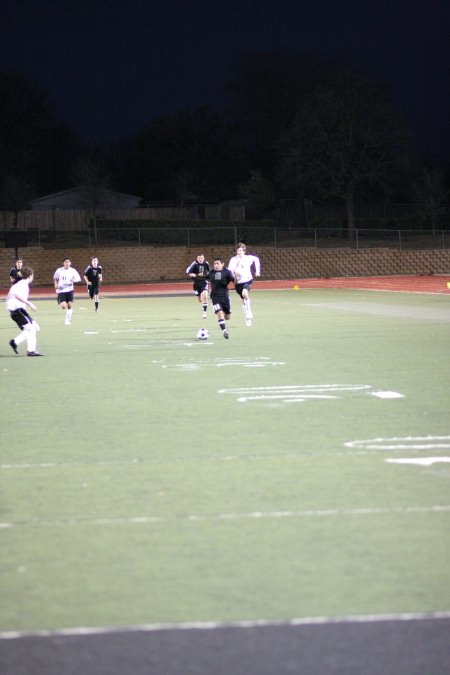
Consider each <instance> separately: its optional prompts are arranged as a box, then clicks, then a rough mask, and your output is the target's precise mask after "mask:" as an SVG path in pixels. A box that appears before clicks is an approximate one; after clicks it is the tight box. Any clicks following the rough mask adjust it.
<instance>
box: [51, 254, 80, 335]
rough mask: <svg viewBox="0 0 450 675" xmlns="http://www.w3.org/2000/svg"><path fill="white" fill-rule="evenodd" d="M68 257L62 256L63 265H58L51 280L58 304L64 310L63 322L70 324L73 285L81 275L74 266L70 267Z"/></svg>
mask: <svg viewBox="0 0 450 675" xmlns="http://www.w3.org/2000/svg"><path fill="white" fill-rule="evenodd" d="M71 265H72V263H71V261H70V258H64V260H63V266H62V267H58V269H57V270H56V272H55V274H54V275H53V282H54V284H55V291H56V293H57V294H58V295H57V301H58V305H59V306H60V307H61V309H63V310H66V319H65V321H64V323H65V324H66V326H70V321H71V319H72V312H73V309H72V304H73V292H74V290H73V289H74V287H73V285H74V284H76V283H78V282H79V281H81V277H80V275H79V274H78V272H77V271H76V269H75V268H73V267H71Z"/></svg>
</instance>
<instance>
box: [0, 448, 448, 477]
mask: <svg viewBox="0 0 450 675" xmlns="http://www.w3.org/2000/svg"><path fill="white" fill-rule="evenodd" d="M355 442H356V441H355ZM349 443H353V441H350V442H349ZM349 443H345V445H346V446H348V447H350V445H349ZM351 447H353V446H351ZM354 447H355V448H356V449H354V450H353V449H351V450H344V451H337V452H320V451H318V452H316V451H313V450H311V451H309V452H308V451H306V452H280V453H279V452H276V453H271V454H251V455H250V454H242V455H221V456H217V455H189V456H185V457H182V456H177V457H155V458H153V459H148V458H146V459H138V458H134V459H117V460H103V459H102V460H97V461H93V462H37V463H33V462H18V463H15V464H13V463H9V464H6V463H5V464H0V471H11V470H25V471H29V470H33V469H65V468H79V467H94V468H95V467H99V466H105V467H106V466H135V465H136V466H146V465H151V464H172V463H173V464H175V463H191V462H214V463H216V462H252V461H253V462H261V461H264V460H272V459H285V460H298V461H301V460H304V459H312V458H316V457H330V458H333V457H371V456H373V455H378V454H379V451H380V450H384V448H379V447H368V446H354ZM405 447H406V448H407V449H408V450H413V451H416V450H417V452H420V451H421V450H422V449H426V450H430V449H434V450H439V449H440V447H441V446H440V445H438V444H436V443H433V444H429V445H426V446H420V447H418V448H415V447H412V446H410V445H408V446H403V445H399V446H390V447H387V448H386V449H387V450H389V451H390V452H393V451H398V452H400V451H402V450H405ZM442 447H443V448H444V449H446V448H448V447H449V446H448V445H442Z"/></svg>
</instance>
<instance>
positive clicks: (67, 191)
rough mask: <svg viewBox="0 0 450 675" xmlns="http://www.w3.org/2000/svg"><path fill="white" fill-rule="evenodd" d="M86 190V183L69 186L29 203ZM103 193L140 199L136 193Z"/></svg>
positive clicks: (112, 191)
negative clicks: (66, 188)
mask: <svg viewBox="0 0 450 675" xmlns="http://www.w3.org/2000/svg"><path fill="white" fill-rule="evenodd" d="M86 190H89V188H88V187H87V186H86V185H79V186H78V187H73V188H69V189H68V190H61V191H60V192H53V193H52V194H49V195H43V196H42V197H37V198H36V199H32V200H31V203H32V204H34V203H36V202H41V201H44V200H46V199H50V198H52V197H61V196H63V195H69V194H75V193H77V192H80V193H81V192H85V191H86ZM103 192H104V193H105V194H109V195H117V196H118V197H128V198H131V199H138V200H139V201H141V199H142V198H141V197H138V196H137V195H129V194H126V193H125V192H116V191H114V190H103Z"/></svg>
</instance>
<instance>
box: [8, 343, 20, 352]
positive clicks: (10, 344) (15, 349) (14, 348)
mask: <svg viewBox="0 0 450 675" xmlns="http://www.w3.org/2000/svg"><path fill="white" fill-rule="evenodd" d="M8 344H9V346H10V347H11V349H12V350H13V352H14V353H15V354H18V353H19V352H18V351H17V345H16V343H15V342H14V340H10V341H9V343H8Z"/></svg>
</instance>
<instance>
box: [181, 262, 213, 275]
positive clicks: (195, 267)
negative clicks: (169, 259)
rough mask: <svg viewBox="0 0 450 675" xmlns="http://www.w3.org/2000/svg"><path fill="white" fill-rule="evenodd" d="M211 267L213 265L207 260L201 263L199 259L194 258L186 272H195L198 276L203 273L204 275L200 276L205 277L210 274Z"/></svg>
mask: <svg viewBox="0 0 450 675" xmlns="http://www.w3.org/2000/svg"><path fill="white" fill-rule="evenodd" d="M210 269H211V267H210V264H209V262H208V261H207V260H204V261H203V262H202V263H199V262H198V260H194V261H193V262H191V264H190V265H189V267H188V268H187V270H186V274H195V276H196V277H198V276H199V275H200V274H202V275H203V276H202V277H200V278H201V279H203V277H207V276H208V272H209V271H210Z"/></svg>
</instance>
